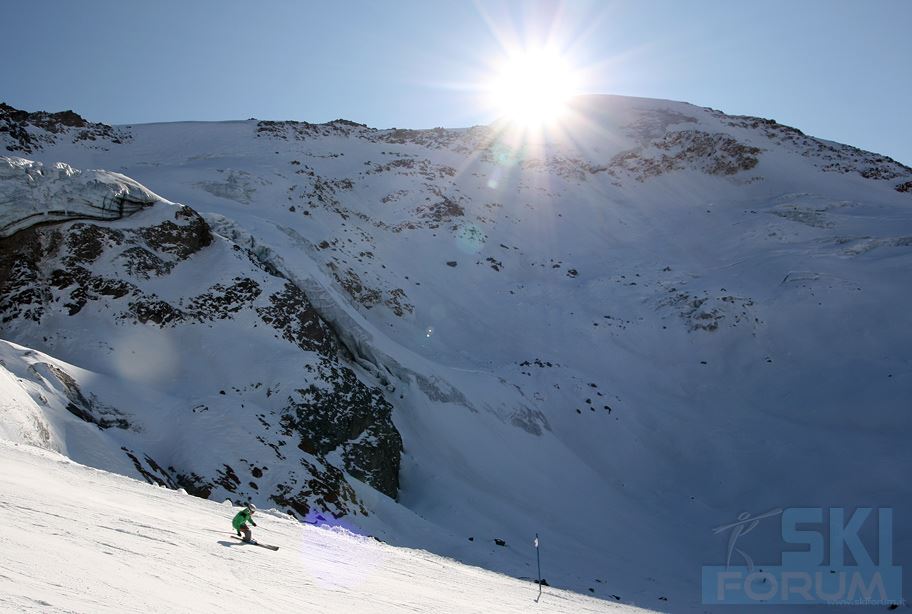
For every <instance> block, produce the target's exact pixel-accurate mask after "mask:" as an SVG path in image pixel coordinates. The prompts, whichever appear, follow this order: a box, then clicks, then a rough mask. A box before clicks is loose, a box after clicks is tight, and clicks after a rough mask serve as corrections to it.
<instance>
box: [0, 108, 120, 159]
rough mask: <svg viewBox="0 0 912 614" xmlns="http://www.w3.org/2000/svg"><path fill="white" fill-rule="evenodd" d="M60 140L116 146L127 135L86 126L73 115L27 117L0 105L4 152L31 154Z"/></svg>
mask: <svg viewBox="0 0 912 614" xmlns="http://www.w3.org/2000/svg"><path fill="white" fill-rule="evenodd" d="M61 139H70V140H71V142H74V143H76V142H79V141H89V142H91V141H103V142H105V143H110V144H115V145H119V144H121V143H123V142H124V141H127V140H129V139H130V135H129V133H128V132H126V131H124V130H121V129H117V128H113V127H111V126H108V125H107V124H100V123H91V122H88V121H86V120H85V119H83V118H82V116H80V115H79V114H77V113H74V112H73V111H61V112H59V113H47V112H45V111H36V112H33V113H29V112H28V111H21V110H19V109H16V108H14V107H11V106H9V105H8V104H5V103H2V102H0V145H4V146H5V148H6V150H7V151H12V152H23V153H34V152H35V151H37V150H40V149H43V148H44V147H45V146H47V145H53V144H54V143H57V142H59V141H60V140H61Z"/></svg>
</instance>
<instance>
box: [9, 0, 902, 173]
mask: <svg viewBox="0 0 912 614" xmlns="http://www.w3.org/2000/svg"><path fill="white" fill-rule="evenodd" d="M0 14H2V15H3V18H4V19H3V27H2V30H3V34H2V35H0V52H2V57H3V64H2V69H0V100H3V101H6V102H7V103H9V104H11V105H13V106H15V107H19V108H25V109H27V110H39V109H40V110H48V111H57V110H64V109H73V110H75V111H77V112H78V113H80V114H82V115H83V116H85V117H87V118H88V119H90V120H93V121H103V122H105V123H109V124H119V123H139V122H153V121H176V120H187V119H197V120H218V119H246V118H249V117H257V118H263V119H297V120H306V121H311V122H322V121H328V120H331V119H336V118H340V117H341V118H346V119H352V120H355V121H358V122H363V123H367V124H369V125H371V126H376V127H392V126H396V127H408V128H423V127H433V126H445V127H460V126H466V125H471V124H476V123H484V122H488V121H491V120H492V119H494V115H495V114H494V113H493V111H492V109H491V108H486V107H485V105H482V104H480V94H479V91H478V86H479V84H480V83H482V82H484V81H485V80H486V79H488V78H490V74H491V72H492V70H493V68H492V66H495V65H496V64H497V62H498V61H499V60H500V58H502V57H503V56H504V54H505V52H506V51H507V50H509V49H510V48H512V47H515V46H526V47H531V46H535V45H540V44H543V43H545V42H547V41H550V43H551V44H552V45H556V46H558V47H560V49H561V50H562V52H563V54H564V56H565V58H566V59H567V60H568V61H570V62H571V63H572V64H573V65H574V66H576V67H579V68H580V69H582V70H583V75H584V78H583V79H582V80H581V82H580V83H579V88H580V89H581V90H583V91H585V92H589V93H609V94H624V95H632V96H645V97H652V98H668V99H673V100H684V101H687V102H692V103H695V104H698V105H701V106H709V107H713V108H716V109H721V110H722V111H725V112H727V113H734V114H749V115H758V116H762V117H769V118H773V119H775V120H777V121H779V122H781V123H785V124H789V125H792V126H795V127H797V128H800V129H801V130H804V131H805V132H807V133H809V134H812V135H814V136H819V137H822V138H827V139H831V140H835V141H840V142H844V143H849V144H852V145H856V146H858V147H862V148H864V149H869V150H873V151H876V152H879V153H884V154H887V155H889V156H892V157H894V158H896V159H897V160H899V161H900V162H904V163H905V164H909V165H912V32H910V30H909V24H910V23H912V1H910V0H854V1H844V0H791V1H779V0H766V1H764V2H748V1H747V0H726V1H710V0H702V1H700V0H694V1H690V2H684V1H660V0H637V1H633V0H630V1H628V2H613V1H609V0H594V1H587V0H578V1H567V2H554V1H552V2H532V1H526V2H507V1H497V2H494V1H491V2H488V1H481V0H479V1H476V2H471V1H468V0H466V1H459V2H456V1H452V2H445V1H443V0H374V1H363V2H355V1H350V2H346V1H343V0H338V1H336V2H330V1H328V0H326V1H323V2H305V1H292V0H285V1H279V0H275V1H268V0H263V1H259V2H239V1H234V0H218V1H215V0H212V1H210V0H196V1H194V0H183V1H172V0H155V1H142V2H140V1H135V2H134V1H127V0H82V1H78V2H77V1H51V0H43V1H36V2H31V1H14V0H2V11H0Z"/></svg>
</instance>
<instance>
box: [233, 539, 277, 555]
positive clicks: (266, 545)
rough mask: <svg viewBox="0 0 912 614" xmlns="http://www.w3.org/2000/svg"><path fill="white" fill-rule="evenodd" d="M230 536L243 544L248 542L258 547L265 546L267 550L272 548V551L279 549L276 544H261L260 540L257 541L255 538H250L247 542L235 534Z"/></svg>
mask: <svg viewBox="0 0 912 614" xmlns="http://www.w3.org/2000/svg"><path fill="white" fill-rule="evenodd" d="M231 537H233V538H234V539H237V540H240V541H241V542H243V543H245V544H250V545H251V546H259V547H260V548H266V549H267V550H272V551H276V550H278V549H279V547H278V546H272V545H270V544H261V543H260V542H258V541H256V540H250V541H249V542H248V541H244V538H242V537H238V536H237V535H232V536H231Z"/></svg>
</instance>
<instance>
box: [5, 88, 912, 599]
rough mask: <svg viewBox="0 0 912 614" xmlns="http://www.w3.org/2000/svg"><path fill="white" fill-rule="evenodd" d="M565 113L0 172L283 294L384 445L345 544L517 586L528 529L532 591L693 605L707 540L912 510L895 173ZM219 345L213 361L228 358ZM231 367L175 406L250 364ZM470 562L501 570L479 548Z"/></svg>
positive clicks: (651, 105)
mask: <svg viewBox="0 0 912 614" xmlns="http://www.w3.org/2000/svg"><path fill="white" fill-rule="evenodd" d="M578 105H579V116H578V117H577V118H576V119H575V122H574V123H573V124H572V125H570V126H568V127H567V129H566V131H564V132H562V133H556V134H549V135H544V136H542V137H541V138H539V137H530V138H527V139H525V140H523V139H519V138H516V137H515V135H513V134H511V133H510V132H509V131H501V130H500V128H501V127H498V126H492V127H476V128H471V129H466V130H429V131H409V130H395V129H394V130H374V129H371V128H368V127H365V126H360V125H357V124H352V123H351V122H344V121H339V122H333V123H330V124H325V125H311V124H303V123H293V122H257V121H246V122H219V123H181V124H155V125H144V126H122V127H118V128H117V129H116V132H117V134H118V137H117V141H118V142H116V143H115V142H114V141H113V140H112V139H107V140H105V139H104V138H101V137H99V139H97V140H95V141H92V142H90V143H89V142H86V141H84V140H78V139H77V136H78V134H79V133H78V132H74V133H73V134H70V133H61V134H57V135H56V136H55V137H54V138H53V139H49V140H48V139H46V140H44V141H39V143H38V144H39V145H40V147H35V146H32V149H33V151H31V152H23V151H21V150H20V151H19V153H22V154H23V155H24V154H25V153H28V156H29V157H32V158H34V159H37V160H41V161H43V162H45V163H46V164H48V165H49V164H52V163H53V162H56V161H58V160H63V161H66V162H68V163H70V164H72V165H73V166H76V167H81V168H105V169H108V170H110V171H116V172H120V173H124V174H125V175H127V176H129V177H132V178H133V179H135V180H138V181H140V182H142V184H143V185H145V186H146V187H147V188H148V189H149V190H153V191H154V192H155V193H157V194H161V195H163V196H164V197H165V198H168V199H170V200H172V201H176V202H181V203H184V204H186V205H189V206H191V207H193V209H194V210H196V211H199V212H200V213H201V215H203V217H204V218H205V219H206V221H207V222H208V224H209V226H210V228H212V230H213V232H215V233H216V234H217V235H218V236H220V237H222V238H223V239H224V241H225V243H222V239H219V240H217V241H216V246H219V245H222V246H225V245H230V244H232V243H233V244H234V245H237V246H239V247H240V248H242V249H244V250H247V251H248V253H249V254H250V256H251V258H252V259H253V260H255V261H256V262H259V263H260V264H261V265H262V266H263V267H264V268H267V269H268V270H271V271H275V272H278V273H280V274H281V275H282V276H283V277H284V278H285V279H287V280H290V282H292V283H293V284H294V285H295V286H296V287H297V288H299V289H301V290H302V291H303V292H304V293H305V294H306V296H307V299H308V300H309V301H310V303H311V304H312V305H313V307H314V309H315V310H317V311H318V312H319V314H320V316H321V317H322V318H323V319H324V320H325V321H326V322H328V323H329V325H330V326H331V327H332V328H333V331H334V332H335V334H336V335H337V336H338V338H339V340H340V343H341V344H342V345H344V346H345V348H346V350H347V351H348V352H350V354H351V356H352V361H353V363H354V364H356V365H357V369H359V371H358V372H359V377H362V378H363V380H364V381H365V382H368V383H370V384H371V385H376V386H377V387H379V388H382V390H383V391H384V393H383V394H384V396H385V399H386V400H387V401H388V402H389V403H390V404H391V405H392V407H393V413H392V421H393V423H394V424H395V427H396V429H397V431H398V432H399V433H400V434H401V437H402V444H403V456H402V465H401V470H400V472H399V480H400V489H399V491H398V501H397V502H393V501H392V500H390V499H387V498H384V497H382V496H380V495H378V494H377V493H376V491H372V490H371V489H369V488H365V487H363V485H359V484H358V483H353V484H352V488H353V489H355V490H356V492H357V493H358V495H359V498H360V499H361V500H362V501H363V502H364V504H365V506H366V508H367V509H368V510H369V511H370V515H369V516H367V517H357V518H354V517H348V518H347V519H346V522H350V523H351V526H355V525H357V526H358V527H359V528H360V530H362V531H363V532H367V533H373V534H376V535H380V536H382V537H383V538H384V539H385V540H387V541H391V542H394V543H399V544H404V545H408V546H417V547H424V548H431V549H433V550H435V551H437V552H441V553H445V554H446V555H448V556H453V557H456V558H458V559H460V560H463V561H466V562H470V563H472V564H478V565H483V566H485V567H488V568H490V569H496V570H500V571H504V572H507V573H510V574H513V575H516V576H522V575H527V570H526V569H525V568H524V560H523V557H521V556H519V555H518V553H517V552H516V551H514V544H523V543H526V542H527V541H528V538H529V536H530V535H532V534H534V533H535V532H539V533H541V534H542V535H543V536H546V538H547V539H548V540H549V541H550V542H552V543H553V542H557V543H559V544H560V547H559V548H558V549H556V551H552V554H551V557H552V559H551V560H552V562H553V567H552V569H554V570H555V571H554V572H553V573H552V572H549V573H548V574H546V576H547V577H548V578H549V581H551V582H552V584H556V585H561V586H567V587H571V588H573V589H575V590H578V591H587V590H588V589H592V590H593V592H594V593H595V594H596V595H597V596H601V597H604V598H608V597H609V596H610V595H612V594H618V595H621V596H622V597H623V598H624V600H625V601H627V600H634V601H636V602H637V603H640V604H643V605H647V606H650V607H657V608H661V609H665V608H669V609H675V610H688V609H695V610H699V609H701V608H700V605H699V593H698V591H699V586H698V580H699V569H700V566H701V565H704V564H715V563H718V562H719V561H720V560H721V558H722V557H723V555H724V548H725V544H724V540H723V539H722V538H721V537H719V536H713V535H712V532H711V528H712V527H713V526H717V525H718V524H722V523H724V522H726V521H730V520H731V519H733V518H734V517H735V516H737V514H738V513H740V512H742V511H752V512H759V511H761V510H766V509H770V508H774V507H786V506H790V505H820V506H824V507H829V506H846V507H853V506H856V505H876V506H893V507H895V508H896V509H897V510H898V512H897V517H900V516H902V515H906V516H912V493H910V489H909V487H908V486H907V485H906V484H905V483H904V482H902V481H901V480H897V478H896V476H897V475H899V474H902V473H903V472H904V471H905V470H906V469H907V468H908V467H910V466H912V455H910V452H909V451H908V447H907V446H906V445H905V441H906V440H907V439H908V435H909V432H910V418H909V414H908V399H909V398H912V355H910V353H909V351H908V348H909V347H910V342H912V320H910V316H909V312H908V309H907V308H906V305H908V304H909V301H910V300H912V261H910V257H912V191H910V190H912V187H910V186H912V183H910V182H912V170H910V169H909V168H907V167H904V166H902V165H900V164H897V163H896V162H894V161H892V160H889V159H887V158H884V157H883V156H878V155H876V154H871V153H868V152H863V151H860V150H857V149H854V148H852V147H848V146H844V145H839V144H835V143H829V142H825V141H821V140H818V139H814V138H812V137H809V136H806V135H803V134H801V133H800V132H798V131H797V130H794V129H792V128H788V127H786V126H781V125H779V124H776V123H775V122H771V121H769V120H762V119H757V118H744V117H733V116H727V115H724V114H722V113H719V112H717V111H713V110H710V109H703V108H698V107H694V106H692V105H687V104H684V103H676V102H668V101H655V100H644V99H630V98H620V97H594V98H589V99H583V100H580V101H579V103H578ZM10 146H11V147H15V146H16V145H15V143H13V144H11V145H10ZM210 270H211V267H210ZM199 279H200V280H201V281H197V282H195V283H197V284H204V285H205V284H206V283H210V282H209V280H208V279H207V278H206V275H205V274H203V273H200V277H199ZM223 324H224V326H225V327H226V328H225V329H223V333H222V335H221V337H222V341H220V342H219V344H218V346H217V347H218V348H219V351H217V352H213V354H220V355H225V356H230V355H232V350H233V349H234V347H235V344H234V337H233V335H234V334H236V333H235V332H234V331H235V330H236V328H235V324H232V322H230V321H228V322H225V323H223ZM74 328H77V329H78V330H79V332H78V334H77V333H75V332H73V329H74ZM141 330H143V331H147V332H148V331H150V330H151V331H152V332H153V333H155V337H156V338H159V337H165V338H168V339H170V340H172V341H173V342H174V343H176V347H177V348H179V352H180V353H182V352H185V351H188V352H191V354H192V351H191V350H192V348H195V347H196V343H185V342H183V341H181V338H182V334H181V333H182V330H181V329H179V328H177V327H163V328H162V330H161V335H159V332H158V330H157V329H155V328H154V327H153V328H152V329H149V328H141ZM2 334H3V335H4V336H5V337H6V338H8V339H10V340H11V341H13V342H16V343H19V344H22V345H24V346H27V347H29V348H34V349H36V350H39V351H41V352H45V353H47V354H49V355H51V356H53V357H54V358H56V359H59V360H62V361H66V363H68V364H71V365H74V366H77V367H82V368H87V369H88V370H90V371H92V372H96V371H97V369H95V368H94V367H95V366H97V364H98V358H97V357H95V356H93V355H89V354H88V353H87V352H86V351H85V349H84V348H85V347H86V344H91V343H98V342H99V341H100V340H103V339H105V338H106V337H107V336H108V335H110V334H111V331H110V330H108V329H105V328H104V327H96V328H93V327H74V326H73V325H72V323H71V321H69V320H68V318H67V317H60V318H59V319H57V320H54V321H53V322H52V321H43V322H40V323H38V324H37V325H33V324H28V323H27V322H26V323H22V322H19V321H17V322H13V323H11V324H8V325H6V326H5V327H4V329H3V333H2ZM66 335H73V336H75V337H78V339H79V340H80V342H79V343H69V342H65V340H64V339H63V338H62V337H64V336H66ZM244 350H245V354H246V356H245V357H244V358H231V359H226V360H225V361H224V362H220V363H219V368H218V369H211V368H205V366H201V367H200V368H199V369H198V370H197V371H194V372H193V375H192V377H188V378H186V380H184V382H183V384H188V383H189V382H191V381H192V382H196V381H206V380H207V378H224V380H225V381H228V382H232V381H233V380H235V381H237V382H240V381H246V379H245V377H246V376H245V371H246V370H247V369H248V368H250V367H251V365H253V366H254V368H256V367H259V366H261V365H270V368H271V366H272V365H274V364H275V361H274V360H273V357H274V354H273V351H274V346H271V345H268V344H263V345H260V344H259V343H257V344H252V345H251V344H248V345H245V346H244ZM235 353H236V352H235ZM213 371H215V372H219V373H218V374H217V375H213V373H212V372H213ZM266 375H267V374H265V373H264V374H263V376H264V377H265V376H266ZM280 379H284V378H280ZM183 384H182V385H180V386H174V385H171V384H170V383H168V384H166V385H164V388H165V389H166V390H165V392H166V393H167V394H169V395H171V396H174V394H175V392H176V393H177V396H178V397H180V395H181V394H183V392H182V391H183V390H184V388H185V386H184V385H183ZM208 388H214V386H211V385H210V386H208ZM216 390H217V389H216ZM157 392H161V391H160V390H159V391H157ZM97 394H99V395H101V397H103V391H101V390H99V391H97ZM214 394H215V393H214ZM253 401H254V399H252V398H250V397H244V398H243V402H244V403H245V404H247V403H252V402H253ZM237 402H241V399H237ZM185 405H187V406H188V407H192V404H185ZM254 406H256V405H255V404H254ZM175 415H178V414H175ZM179 415H182V416H183V418H182V419H183V420H185V421H184V422H181V423H180V424H182V425H186V424H194V423H197V424H198V422H197V421H198V420H200V418H198V417H193V416H187V415H186V411H183V413H181V414H179ZM238 415H243V414H242V413H239V414H238ZM253 432H254V431H251V433H253ZM211 453H212V452H211V451H207V452H206V454H203V453H202V452H200V451H199V450H198V449H197V448H196V447H194V446H193V443H192V442H187V447H186V450H185V451H183V452H181V454H182V455H183V457H184V458H185V459H187V460H188V461H192V460H194V459H196V458H200V457H203V456H205V457H207V458H208V457H209V454H211ZM218 454H224V451H221V450H218V451H216V452H215V455H216V456H213V457H212V460H213V462H214V461H215V459H216V458H217V455H218ZM244 494H245V496H246V495H247V494H248V493H244ZM219 495H220V496H223V495H224V493H219ZM249 496H251V497H252V498H254V499H255V500H257V501H258V502H261V501H264V500H265V501H267V502H268V501H269V494H268V493H266V492H262V493H259V494H257V493H250V495H249ZM258 497H259V498H258ZM896 533H897V535H896V544H895V551H896V554H897V559H898V560H899V562H900V564H901V563H902V561H903V560H905V561H908V560H909V557H910V555H912V535H910V533H909V532H908V528H907V527H902V526H897V531H896ZM470 537H471V538H473V541H472V542H470V541H469V540H468V538H470ZM493 538H502V539H505V540H506V541H507V544H508V547H507V548H493V549H489V548H487V547H479V544H481V543H484V544H490V543H491V540H492V539H493ZM751 552H752V553H753V555H754V556H755V558H757V559H761V558H763V556H764V555H767V554H771V553H770V552H769V551H768V550H767V546H766V545H764V544H763V543H754V544H752V545H751ZM907 568H910V569H912V566H907ZM659 597H668V599H669V601H668V602H664V601H658V598H659Z"/></svg>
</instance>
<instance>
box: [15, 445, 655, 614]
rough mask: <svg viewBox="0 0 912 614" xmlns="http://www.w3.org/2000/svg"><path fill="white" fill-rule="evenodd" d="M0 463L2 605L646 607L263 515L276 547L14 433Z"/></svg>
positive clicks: (573, 610) (209, 507) (226, 520)
mask: <svg viewBox="0 0 912 614" xmlns="http://www.w3.org/2000/svg"><path fill="white" fill-rule="evenodd" d="M0 462H2V466H3V468H4V471H3V472H2V475H0V510H2V512H3V518H4V530H3V534H2V535H0V544H2V552H3V560H2V562H0V611H4V612H50V611H54V612H63V611H65V612H85V613H93V614H95V613H100V612H117V613H122V612H221V613H225V612H283V611H296V612H301V611H304V612H352V613H359V612H371V613H373V612H490V611H496V612H504V613H507V612H528V611H530V610H531V609H533V608H534V609H535V610H536V611H541V612H554V613H559V612H565V613H568V614H577V613H581V612H642V611H645V610H640V609H637V608H633V607H628V606H621V605H612V604H608V603H606V602H604V601H601V600H598V599H593V598H590V597H584V596H581V595H576V594H573V593H569V592H567V591H562V590H558V589H553V588H545V589H544V592H543V595H542V597H541V600H540V601H539V603H537V604H536V603H535V602H534V601H533V600H534V599H535V598H536V596H537V595H538V587H537V585H535V584H534V583H531V582H528V581H521V580H516V579H513V578H509V577H506V576H501V575H498V574H495V573H492V572H488V571H484V570H482V569H479V568H476V567H467V566H465V565H460V564H459V563H457V562H455V561H453V560H451V559H446V558H442V557H439V556H435V555H433V554H430V553H428V552H423V551H420V550H408V549H403V548H395V547H392V546H389V545H386V544H382V543H379V542H376V541H375V540H373V539H370V538H366V537H361V536H358V535H354V534H352V533H350V532H348V531H345V530H343V529H338V528H337V529H332V528H323V527H312V526H307V525H302V524H300V523H298V522H296V521H293V520H290V519H289V518H288V517H285V516H284V515H283V514H280V513H278V512H276V511H261V512H259V513H258V514H257V515H256V519H257V528H256V529H254V531H255V535H256V536H257V537H258V538H259V539H260V541H262V542H263V543H267V542H268V543H271V544H275V545H278V546H279V547H280V549H279V550H278V551H277V552H271V551H268V550H264V549H261V548H257V547H256V546H252V545H247V544H242V543H241V542H239V541H236V540H234V539H232V538H231V537H230V535H231V534H232V531H231V517H232V516H233V514H234V513H236V512H237V511H238V510H237V508H234V507H233V506H231V505H230V504H219V503H216V502H212V501H204V500H202V499H198V498H196V497H190V496H188V495H186V494H181V493H179V492H176V491H171V490H167V489H163V488H159V487H156V486H151V485H148V484H145V483H142V482H137V481H134V480H131V479H128V478H124V477H121V476H117V475H114V474H110V473H106V472H103V471H99V470H95V469H90V468H87V467H85V466H82V465H79V464H76V463H74V462H72V461H70V460H68V459H67V458H66V457H63V456H59V455H57V454H54V453H49V452H44V451H41V450H39V449H37V448H33V447H29V446H21V445H13V444H10V443H9V442H5V441H0ZM530 550H531V548H530Z"/></svg>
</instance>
